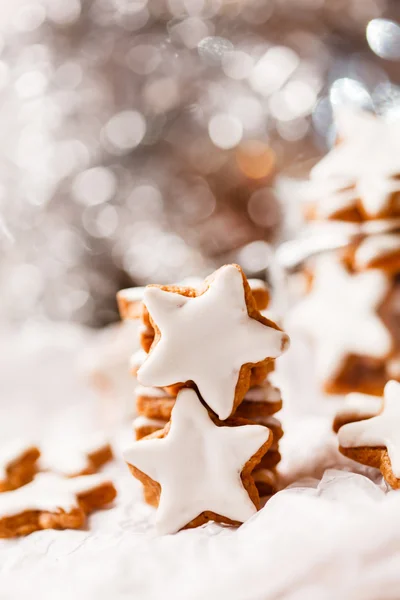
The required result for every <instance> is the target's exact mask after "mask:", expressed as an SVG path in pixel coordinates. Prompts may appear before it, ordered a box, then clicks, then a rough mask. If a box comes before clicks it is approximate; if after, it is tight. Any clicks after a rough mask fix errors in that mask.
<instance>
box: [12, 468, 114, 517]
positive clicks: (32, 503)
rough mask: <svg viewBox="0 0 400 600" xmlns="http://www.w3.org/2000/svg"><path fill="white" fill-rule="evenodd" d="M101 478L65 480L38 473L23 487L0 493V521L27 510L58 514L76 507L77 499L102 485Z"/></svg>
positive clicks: (106, 480)
mask: <svg viewBox="0 0 400 600" xmlns="http://www.w3.org/2000/svg"><path fill="white" fill-rule="evenodd" d="M108 482H109V479H108V478H106V477H103V476H102V475H86V476H83V477H74V478H73V479H67V478H64V477H60V476H59V475H55V474H53V473H39V475H36V477H35V478H34V480H33V481H32V482H31V483H28V484H27V485H24V486H23V487H20V488H18V489H17V490H13V491H12V492H4V493H3V494H0V519H1V518H3V517H11V516H13V515H18V514H20V513H22V512H24V511H28V510H39V511H48V512H52V513H59V512H60V510H64V511H65V512H69V511H70V510H72V509H73V508H77V507H78V502H77V496H78V495H79V494H83V493H85V492H89V491H90V490H92V489H94V488H96V487H98V486H100V485H102V484H104V483H108Z"/></svg>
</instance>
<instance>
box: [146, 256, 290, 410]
mask: <svg viewBox="0 0 400 600" xmlns="http://www.w3.org/2000/svg"><path fill="white" fill-rule="evenodd" d="M144 303H145V305H146V307H147V309H148V311H149V314H150V319H151V322H152V325H153V327H154V330H155V334H156V335H155V338H154V342H153V344H152V347H151V350H150V353H149V355H148V357H147V358H146V360H145V362H144V363H143V365H142V366H141V367H140V369H139V370H138V379H139V382H140V383H141V384H142V385H145V386H157V387H170V386H174V391H176V390H177V388H180V387H183V386H185V385H195V386H196V387H197V389H198V390H199V393H200V395H201V396H202V397H203V398H205V397H206V398H207V403H208V405H209V406H210V408H211V409H212V410H213V411H214V412H215V413H216V414H217V415H218V417H219V418H220V419H222V420H224V419H226V418H228V417H229V416H230V415H231V414H233V413H234V411H235V409H236V407H237V406H238V405H239V404H240V403H241V401H242V400H243V397H244V395H245V394H246V392H247V391H248V389H249V387H250V385H251V374H252V371H253V372H254V370H255V369H258V368H260V369H263V368H267V369H268V365H270V363H271V361H273V359H275V358H277V357H278V356H280V355H281V354H282V353H283V352H284V351H285V350H286V349H287V347H288V345H289V338H288V336H287V335H286V334H285V333H284V332H283V331H282V330H281V329H280V328H279V327H278V326H277V325H276V324H275V323H273V322H272V321H270V320H269V319H266V318H265V317H263V316H262V315H261V314H260V312H259V311H258V310H257V309H256V307H255V303H254V299H253V296H252V293H251V290H250V287H249V285H248V283H247V280H246V277H245V276H244V274H243V272H242V270H241V268H240V267H239V266H238V265H225V266H224V267H221V269H218V271H216V272H215V273H214V274H213V275H212V276H211V277H209V278H208V279H206V281H205V283H204V287H203V288H202V289H198V288H196V289H195V288H178V287H175V286H155V285H152V286H148V287H147V288H146V290H145V294H144Z"/></svg>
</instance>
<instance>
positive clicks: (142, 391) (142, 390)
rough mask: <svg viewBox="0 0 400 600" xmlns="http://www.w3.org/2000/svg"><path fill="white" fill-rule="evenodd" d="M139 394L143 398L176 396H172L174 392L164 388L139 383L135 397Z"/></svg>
mask: <svg viewBox="0 0 400 600" xmlns="http://www.w3.org/2000/svg"><path fill="white" fill-rule="evenodd" d="M139 396H141V397H143V398H175V396H172V394H169V393H168V392H167V391H166V390H163V389H162V388H159V387H150V386H144V385H138V386H137V387H136V388H135V398H138V397H139Z"/></svg>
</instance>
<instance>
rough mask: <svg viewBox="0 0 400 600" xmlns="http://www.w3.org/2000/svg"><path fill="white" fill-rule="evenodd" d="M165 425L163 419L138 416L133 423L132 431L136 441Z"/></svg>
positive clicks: (165, 422)
mask: <svg viewBox="0 0 400 600" xmlns="http://www.w3.org/2000/svg"><path fill="white" fill-rule="evenodd" d="M166 424H167V421H166V420H164V419H149V418H148V417H142V416H139V417H137V418H136V419H134V421H133V431H134V433H135V437H136V439H137V440H141V439H142V438H144V437H146V436H148V435H150V434H152V433H154V432H155V431H159V430H160V429H163V428H164V427H165V426H166Z"/></svg>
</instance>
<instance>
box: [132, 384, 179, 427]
mask: <svg viewBox="0 0 400 600" xmlns="http://www.w3.org/2000/svg"><path fill="white" fill-rule="evenodd" d="M135 397H136V410H137V412H138V414H139V415H142V416H144V417H148V418H149V419H164V420H165V421H168V420H169V418H170V416H171V411H172V409H173V406H174V404H175V399H176V396H175V395H174V394H170V393H169V392H167V391H165V390H163V389H162V388H157V387H149V386H147V387H145V386H143V385H138V386H137V388H136V390H135Z"/></svg>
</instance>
